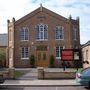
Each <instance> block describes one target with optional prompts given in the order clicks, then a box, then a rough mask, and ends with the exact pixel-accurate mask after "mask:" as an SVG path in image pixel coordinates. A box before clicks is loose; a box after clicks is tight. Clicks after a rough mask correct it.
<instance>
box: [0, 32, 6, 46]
mask: <svg viewBox="0 0 90 90" xmlns="http://www.w3.org/2000/svg"><path fill="white" fill-rule="evenodd" d="M0 46H8V35H7V34H0Z"/></svg>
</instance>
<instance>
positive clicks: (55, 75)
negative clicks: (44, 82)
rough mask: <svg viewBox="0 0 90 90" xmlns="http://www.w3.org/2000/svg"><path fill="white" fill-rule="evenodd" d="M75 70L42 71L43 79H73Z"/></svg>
mask: <svg viewBox="0 0 90 90" xmlns="http://www.w3.org/2000/svg"><path fill="white" fill-rule="evenodd" d="M74 78H75V72H44V79H74Z"/></svg>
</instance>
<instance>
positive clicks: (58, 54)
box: [56, 46, 63, 59]
mask: <svg viewBox="0 0 90 90" xmlns="http://www.w3.org/2000/svg"><path fill="white" fill-rule="evenodd" d="M61 49H63V46H56V58H57V59H61Z"/></svg>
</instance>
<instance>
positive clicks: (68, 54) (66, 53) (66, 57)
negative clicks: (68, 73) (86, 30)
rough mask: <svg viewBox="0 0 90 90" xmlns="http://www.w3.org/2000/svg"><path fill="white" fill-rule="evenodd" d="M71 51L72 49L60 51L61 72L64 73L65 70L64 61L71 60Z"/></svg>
mask: <svg viewBox="0 0 90 90" xmlns="http://www.w3.org/2000/svg"><path fill="white" fill-rule="evenodd" d="M73 56H74V53H73V50H72V49H62V50H61V60H62V61H63V64H62V65H63V70H64V71H65V69H66V65H65V61H70V60H73Z"/></svg>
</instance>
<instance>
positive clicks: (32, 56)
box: [30, 55, 35, 67]
mask: <svg viewBox="0 0 90 90" xmlns="http://www.w3.org/2000/svg"><path fill="white" fill-rule="evenodd" d="M30 65H31V67H35V57H34V55H31V56H30Z"/></svg>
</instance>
